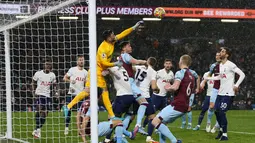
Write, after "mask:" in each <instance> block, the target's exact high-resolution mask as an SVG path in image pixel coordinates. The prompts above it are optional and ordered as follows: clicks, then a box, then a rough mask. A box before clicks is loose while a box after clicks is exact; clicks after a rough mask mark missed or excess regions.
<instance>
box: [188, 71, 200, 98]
mask: <svg viewBox="0 0 255 143" xmlns="http://www.w3.org/2000/svg"><path fill="white" fill-rule="evenodd" d="M189 71H190V72H191V74H192V75H193V76H194V82H195V84H194V88H193V89H192V91H191V93H193V94H195V92H196V90H195V89H196V83H197V82H196V79H198V74H197V72H196V71H194V70H192V69H189Z"/></svg>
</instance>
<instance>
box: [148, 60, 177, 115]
mask: <svg viewBox="0 0 255 143" xmlns="http://www.w3.org/2000/svg"><path fill="white" fill-rule="evenodd" d="M172 66H173V65H172V61H171V60H170V59H165V61H164V68H163V69H161V70H159V71H157V76H156V78H157V86H158V88H159V93H155V92H154V93H153V95H152V102H153V104H154V106H155V109H156V111H157V110H161V109H163V108H165V107H166V106H167V98H166V94H167V92H166V90H165V88H164V86H165V85H166V84H167V83H170V82H173V81H174V73H173V72H172V71H171V68H172Z"/></svg>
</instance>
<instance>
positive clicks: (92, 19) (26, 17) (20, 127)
mask: <svg viewBox="0 0 255 143" xmlns="http://www.w3.org/2000/svg"><path fill="white" fill-rule="evenodd" d="M25 2H27V3H25V4H26V5H30V6H31V5H33V7H30V8H29V9H30V11H31V10H33V8H35V7H34V6H35V4H34V3H28V2H29V1H25ZM33 2H37V5H36V6H40V5H41V4H42V5H44V6H45V9H44V10H43V11H40V12H38V11H37V10H35V9H34V10H35V11H34V13H30V14H7V13H4V14H1V11H0V20H1V22H0V24H1V25H0V50H1V52H0V61H1V62H3V63H0V67H1V69H0V80H2V79H4V80H2V81H1V82H4V84H2V83H1V82H0V96H1V97H0V118H1V119H0V142H1V139H7V142H8V140H14V141H18V142H36V140H39V142H42V143H43V142H61V143H62V142H81V141H82V140H81V138H80V136H79V135H78V131H77V128H76V119H75V116H76V111H74V112H73V113H72V118H71V123H70V129H71V130H70V133H69V135H67V136H65V135H64V127H65V123H64V122H65V121H64V120H65V119H64V115H63V113H62V112H61V111H60V109H61V106H62V105H63V104H65V103H63V102H64V101H63V100H64V97H65V96H66V94H67V90H68V85H67V83H64V82H63V81H62V79H63V76H64V74H65V73H66V72H67V71H68V69H69V68H71V67H73V66H75V64H76V57H77V55H81V54H84V57H85V61H86V62H85V63H86V64H85V69H87V70H88V69H90V71H91V72H90V73H91V75H90V76H91V78H90V80H91V87H90V88H91V90H90V91H91V94H92V95H97V79H96V50H97V39H96V1H95V0H57V1H55V2H54V4H53V5H52V4H51V5H50V6H47V2H50V1H48V0H37V1H33ZM15 3H16V4H20V3H22V4H24V1H22V0H20V1H18V0H15V1H14V2H13V1H10V0H4V1H2V2H0V4H10V5H11V4H14V5H15ZM84 3H87V4H88V5H87V6H88V13H89V14H88V15H72V14H62V13H59V10H61V9H63V8H65V7H76V6H86V5H84ZM6 15H7V16H6ZM17 16H21V17H22V19H20V18H17ZM7 17H8V20H6V19H5V18H7ZM59 17H66V18H63V19H60V18H59ZM70 17H76V18H77V17H78V18H77V19H71V18H70ZM69 18H70V19H69ZM5 21H6V23H5ZM2 50H4V51H2ZM48 58H50V60H51V61H52V62H53V72H54V73H55V75H56V78H57V81H58V85H59V87H60V95H59V96H58V97H52V105H51V110H50V112H49V113H48V117H47V118H46V123H45V124H44V126H43V127H42V135H41V136H42V137H41V138H40V139H35V138H33V137H32V136H31V133H32V132H33V129H34V127H35V121H34V120H35V117H34V116H35V115H34V112H35V110H36V109H35V106H34V104H35V100H36V99H34V97H33V95H32V91H31V81H32V77H33V75H34V74H35V72H36V71H38V70H42V68H43V66H42V64H43V62H44V61H45V60H46V59H48ZM3 77H4V78H3ZM90 99H91V100H90V102H91V104H90V105H91V111H92V112H91V142H92V143H98V131H97V124H98V114H97V113H98V111H97V110H98V108H97V96H91V98H90ZM55 100H57V101H55Z"/></svg>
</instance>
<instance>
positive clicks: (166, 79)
mask: <svg viewBox="0 0 255 143" xmlns="http://www.w3.org/2000/svg"><path fill="white" fill-rule="evenodd" d="M156 80H157V86H158V88H159V93H153V94H155V95H158V96H166V93H167V92H166V90H165V88H164V87H165V85H166V83H170V82H171V81H173V80H174V73H173V72H172V71H171V70H170V71H169V72H167V71H166V70H165V69H161V70H159V71H157V75H156Z"/></svg>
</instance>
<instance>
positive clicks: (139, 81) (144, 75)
mask: <svg viewBox="0 0 255 143" xmlns="http://www.w3.org/2000/svg"><path fill="white" fill-rule="evenodd" d="M135 69H136V73H135V81H136V85H137V87H138V88H139V89H141V90H142V95H143V96H144V97H145V98H150V86H151V81H152V80H155V81H156V74H157V72H156V71H155V70H154V69H153V68H152V67H150V66H148V68H147V67H145V66H135Z"/></svg>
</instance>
